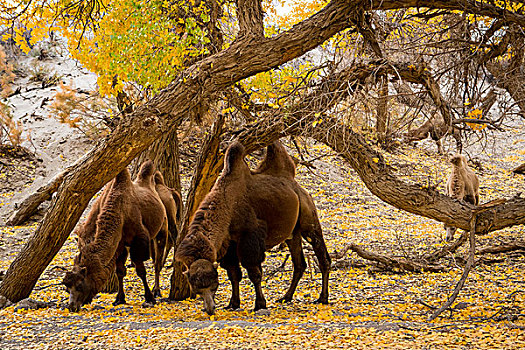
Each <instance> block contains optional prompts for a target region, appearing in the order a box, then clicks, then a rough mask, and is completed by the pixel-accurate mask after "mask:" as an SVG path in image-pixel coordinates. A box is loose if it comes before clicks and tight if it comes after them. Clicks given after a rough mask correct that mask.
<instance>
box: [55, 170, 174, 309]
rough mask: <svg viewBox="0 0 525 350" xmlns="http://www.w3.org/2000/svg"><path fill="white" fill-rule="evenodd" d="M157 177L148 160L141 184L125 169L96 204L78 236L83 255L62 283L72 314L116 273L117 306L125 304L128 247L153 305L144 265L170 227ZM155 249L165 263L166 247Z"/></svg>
mask: <svg viewBox="0 0 525 350" xmlns="http://www.w3.org/2000/svg"><path fill="white" fill-rule="evenodd" d="M154 173H155V166H154V165H153V163H152V162H151V161H146V162H145V163H144V164H142V167H141V169H140V171H139V174H138V176H137V180H136V181H135V182H132V181H131V177H130V174H129V171H128V170H127V169H124V170H123V171H121V172H120V173H119V174H118V175H117V176H116V177H115V179H113V180H112V181H111V182H110V183H109V184H108V185H107V186H106V188H105V189H104V191H103V192H102V194H101V196H100V197H99V198H98V199H97V201H96V202H95V204H94V205H93V209H92V211H91V212H90V214H89V215H88V220H87V221H86V223H85V224H84V226H83V228H82V229H81V230H80V231H79V232H80V234H81V235H80V239H79V249H80V252H79V254H78V256H77V257H76V258H75V262H74V266H73V270H72V271H70V272H67V273H66V275H65V277H64V280H63V282H62V283H63V284H64V285H65V286H66V287H67V290H68V292H69V310H70V311H73V312H76V311H78V310H79V309H80V307H81V306H82V305H84V304H88V303H90V302H91V301H92V299H93V297H94V296H95V295H97V294H98V293H99V292H100V291H101V289H102V288H103V287H104V285H105V284H106V282H107V280H108V278H109V276H110V275H111V273H112V271H114V270H115V268H116V272H117V277H118V280H119V290H118V293H117V297H116V300H115V302H114V304H115V305H117V304H123V303H125V295H124V286H123V279H124V276H125V275H126V266H125V262H126V259H127V256H128V249H127V247H129V251H130V256H131V260H132V262H133V263H134V265H135V270H136V272H137V275H138V276H139V277H140V279H141V280H142V283H143V285H144V297H145V299H146V302H149V303H155V297H154V296H153V293H152V292H151V290H150V289H149V286H148V283H147V280H146V269H145V267H144V261H146V260H147V259H149V257H150V242H151V240H153V239H155V238H156V237H157V235H165V236H166V235H167V234H168V222H167V217H166V210H165V209H164V205H163V204H162V201H161V199H160V197H159V195H158V194H157V192H156V191H155V183H154V180H153V178H154ZM155 246H156V245H155ZM156 249H158V250H157V252H156V253H157V255H156V256H157V259H162V258H163V254H162V251H163V247H157V248H156ZM159 273H160V271H159ZM156 278H157V277H156Z"/></svg>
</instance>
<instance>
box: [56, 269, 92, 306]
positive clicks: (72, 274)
mask: <svg viewBox="0 0 525 350" xmlns="http://www.w3.org/2000/svg"><path fill="white" fill-rule="evenodd" d="M62 284H64V285H65V286H66V289H67V291H68V292H69V305H68V309H69V311H71V312H77V311H79V310H80V307H82V305H85V304H89V303H91V301H92V300H93V297H94V296H95V295H97V293H98V291H97V290H96V288H95V287H94V285H93V284H92V283H91V282H90V280H89V279H88V278H87V268H86V267H79V266H74V267H73V270H72V271H68V272H66V275H65V276H64V279H63V280H62Z"/></svg>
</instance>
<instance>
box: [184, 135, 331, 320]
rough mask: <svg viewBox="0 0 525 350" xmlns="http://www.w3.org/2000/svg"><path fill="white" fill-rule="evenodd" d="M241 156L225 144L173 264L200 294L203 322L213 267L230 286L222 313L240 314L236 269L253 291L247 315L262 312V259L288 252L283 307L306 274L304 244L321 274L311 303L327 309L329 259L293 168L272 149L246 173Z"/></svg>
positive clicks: (277, 147)
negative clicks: (289, 274)
mask: <svg viewBox="0 0 525 350" xmlns="http://www.w3.org/2000/svg"><path fill="white" fill-rule="evenodd" d="M244 156H245V150H244V147H243V146H242V145H241V144H240V143H239V142H235V143H233V144H232V145H231V146H230V147H229V148H228V149H227V151H226V155H225V158H224V169H223V172H222V174H221V176H220V177H219V178H218V179H217V182H216V183H215V185H214V186H213V188H212V189H211V191H210V193H208V195H207V196H206V197H205V198H204V200H203V201H202V203H201V204H200V205H199V209H198V210H197V212H196V213H195V215H194V217H193V219H192V222H191V224H190V227H189V231H188V234H187V235H186V237H185V238H184V239H183V240H182V242H181V244H180V245H179V247H178V248H177V251H176V254H175V259H176V260H177V261H180V262H182V263H183V264H184V265H185V266H186V267H187V271H186V272H185V274H186V276H187V278H188V281H189V283H190V285H191V287H192V290H193V292H195V293H197V294H201V295H202V297H203V299H204V307H205V310H206V312H207V313H208V314H210V315H212V314H213V313H214V312H215V301H214V296H215V292H216V290H217V287H218V274H217V270H216V266H215V263H216V262H220V263H221V266H222V267H224V268H225V269H226V270H227V272H228V277H229V279H230V281H231V283H232V296H231V299H230V302H229V304H228V308H231V309H237V308H239V307H240V295H239V282H240V280H241V278H242V273H241V269H240V266H239V264H240V265H242V266H243V267H244V268H245V269H246V270H247V272H248V277H249V278H250V280H251V281H252V283H253V284H254V287H255V293H256V299H255V310H258V309H263V308H266V300H265V298H264V295H263V292H262V289H261V279H262V268H261V263H262V262H263V260H264V254H265V251H266V250H267V249H269V248H271V247H273V246H275V245H278V244H280V243H281V242H286V243H287V245H288V247H289V248H290V252H291V255H292V262H293V265H294V273H293V278H292V283H291V285H290V288H289V289H288V291H287V292H286V294H285V295H284V296H283V298H281V299H280V301H285V302H289V301H291V299H292V297H293V294H294V292H295V289H296V287H297V284H298V282H299V279H300V278H301V276H302V274H303V273H304V270H305V269H306V261H305V259H304V255H303V251H302V244H301V240H302V238H303V237H304V238H305V239H306V240H307V241H308V242H310V244H312V246H313V248H314V251H315V254H316V256H317V259H318V261H319V266H320V268H321V272H322V279H323V282H322V290H321V294H320V296H319V299H318V300H317V301H318V302H321V303H328V278H329V271H330V257H329V255H328V251H327V249H326V246H325V243H324V239H323V235H322V230H321V225H320V223H319V219H318V217H317V213H316V210H315V205H314V203H313V200H312V198H311V197H310V196H309V195H308V193H307V192H306V191H304V189H302V188H301V187H300V186H299V184H297V182H296V181H295V180H294V175H295V164H294V163H293V160H292V159H291V157H290V156H289V155H288V154H287V153H286V151H285V150H284V147H283V146H282V145H281V144H280V143H279V142H275V143H274V144H272V145H270V146H268V150H267V155H266V158H265V159H264V160H263V161H262V163H261V164H260V165H259V167H258V168H257V170H255V171H253V172H251V171H250V169H249V167H248V165H247V164H246V162H245V161H244Z"/></svg>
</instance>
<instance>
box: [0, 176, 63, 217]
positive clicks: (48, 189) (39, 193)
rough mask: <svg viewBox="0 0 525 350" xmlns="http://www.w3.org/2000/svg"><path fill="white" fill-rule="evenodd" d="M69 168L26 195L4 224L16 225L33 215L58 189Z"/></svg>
mask: <svg viewBox="0 0 525 350" xmlns="http://www.w3.org/2000/svg"><path fill="white" fill-rule="evenodd" d="M70 170H71V168H67V169H66V170H64V171H62V172H61V173H59V174H57V175H56V176H55V177H53V178H52V179H51V181H49V182H48V183H47V184H45V185H44V186H42V187H40V188H39V189H37V190H36V191H35V192H33V193H32V194H30V195H29V196H28V197H26V198H25V199H24V200H23V201H22V203H21V204H20V206H19V208H18V210H17V211H15V212H14V213H13V214H12V215H11V216H10V217H9V219H8V220H7V222H6V225H9V226H16V225H20V224H22V223H24V222H25V221H27V220H28V219H29V218H30V217H31V215H33V214H34V213H35V212H36V210H37V209H38V207H39V206H40V204H42V203H43V202H45V201H47V200H49V199H51V196H52V195H53V193H55V192H56V191H57V190H58V187H59V186H60V185H61V184H62V181H63V180H64V176H65V175H66V174H67V173H68V172H69V171H70Z"/></svg>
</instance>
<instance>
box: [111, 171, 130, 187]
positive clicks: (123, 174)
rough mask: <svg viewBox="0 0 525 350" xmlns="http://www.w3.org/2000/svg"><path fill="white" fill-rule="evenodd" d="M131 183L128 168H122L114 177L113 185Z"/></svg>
mask: <svg viewBox="0 0 525 350" xmlns="http://www.w3.org/2000/svg"><path fill="white" fill-rule="evenodd" d="M126 183H131V174H130V173H129V170H128V168H124V169H122V170H121V171H120V173H118V174H117V176H116V177H115V184H126Z"/></svg>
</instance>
